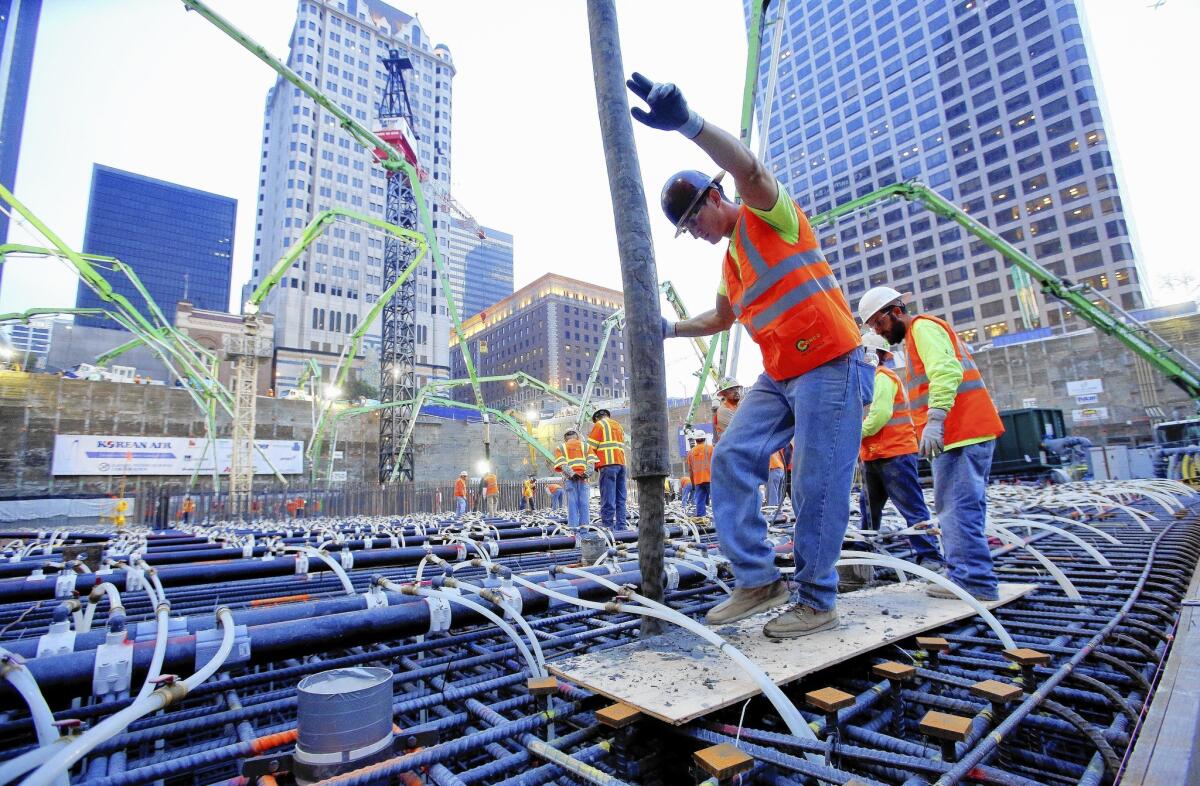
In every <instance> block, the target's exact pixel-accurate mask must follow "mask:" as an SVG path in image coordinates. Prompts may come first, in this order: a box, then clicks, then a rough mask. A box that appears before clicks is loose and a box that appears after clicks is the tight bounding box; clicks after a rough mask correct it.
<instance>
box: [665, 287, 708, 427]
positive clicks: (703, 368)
mask: <svg viewBox="0 0 1200 786" xmlns="http://www.w3.org/2000/svg"><path fill="white" fill-rule="evenodd" d="M659 288H660V289H661V290H662V291H663V294H664V295H666V298H667V302H668V303H670V304H671V308H673V309H675V313H676V314H677V315H678V316H679V318H680V319H687V318H688V310H687V306H685V305H684V304H683V298H681V297H679V293H678V292H677V291H675V285H674V284H672V283H671V282H670V281H664V282H662V284H660V285H659ZM717 343H718V342H717V340H716V339H714V340H713V341H712V343H709V342H707V341H705V340H704V339H702V338H693V339H692V345H693V346H694V347H695V348H696V354H697V355H699V358H700V370H699V371H698V372H696V377H697V382H696V392H695V393H693V394H692V405H691V407H689V408H688V414H687V421H686V422H685V424H684V425H685V428H688V429H690V428H691V426H692V424H693V423H695V422H696V413H697V412H699V411H700V402H701V401H703V400H704V386H705V385H706V384H707V383H708V380H709V378H710V377H711V378H712V381H713V384H714V385H717V384H720V382H721V375H720V373H719V371H718V370H717V367H716V366H714V365H713V358H714V357H715V356H716V354H717Z"/></svg>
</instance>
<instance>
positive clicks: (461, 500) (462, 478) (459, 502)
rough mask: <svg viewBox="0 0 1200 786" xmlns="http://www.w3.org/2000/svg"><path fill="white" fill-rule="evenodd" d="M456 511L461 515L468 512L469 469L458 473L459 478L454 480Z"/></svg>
mask: <svg viewBox="0 0 1200 786" xmlns="http://www.w3.org/2000/svg"><path fill="white" fill-rule="evenodd" d="M454 512H455V513H458V514H460V515H461V514H463V513H466V512H467V471H466V470H465V469H464V470H463V471H462V472H460V473H458V479H457V480H455V481H454Z"/></svg>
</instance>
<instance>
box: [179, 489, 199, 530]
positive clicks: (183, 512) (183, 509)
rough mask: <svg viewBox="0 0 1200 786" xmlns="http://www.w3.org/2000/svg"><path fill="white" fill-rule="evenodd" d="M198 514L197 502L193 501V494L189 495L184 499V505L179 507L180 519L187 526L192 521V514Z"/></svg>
mask: <svg viewBox="0 0 1200 786" xmlns="http://www.w3.org/2000/svg"><path fill="white" fill-rule="evenodd" d="M195 512H196V501H195V500H193V499H192V495H191V494H187V495H185V496H184V498H183V504H181V505H180V506H179V518H181V519H183V523H184V524H187V523H188V522H190V521H191V520H192V514H193V513H195Z"/></svg>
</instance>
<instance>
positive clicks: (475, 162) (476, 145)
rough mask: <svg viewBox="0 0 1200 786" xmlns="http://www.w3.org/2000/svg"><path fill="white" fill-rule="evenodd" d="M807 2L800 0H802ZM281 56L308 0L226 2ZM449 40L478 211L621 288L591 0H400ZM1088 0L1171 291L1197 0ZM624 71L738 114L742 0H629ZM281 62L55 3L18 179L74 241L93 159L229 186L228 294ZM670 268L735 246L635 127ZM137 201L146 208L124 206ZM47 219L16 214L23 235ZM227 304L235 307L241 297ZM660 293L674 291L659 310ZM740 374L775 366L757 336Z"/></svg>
mask: <svg viewBox="0 0 1200 786" xmlns="http://www.w3.org/2000/svg"><path fill="white" fill-rule="evenodd" d="M791 1H792V2H796V1H797V0H791ZM212 5H213V7H214V8H215V9H216V10H217V11H218V12H219V13H221V14H223V15H225V16H226V17H227V18H229V19H230V20H231V21H233V22H234V23H235V24H237V25H238V26H239V27H241V28H242V29H243V30H244V31H246V32H247V33H249V34H250V35H251V36H252V37H254V38H256V39H257V40H258V41H260V42H261V43H263V44H265V45H266V46H267V47H268V49H270V50H271V51H273V52H274V53H276V54H277V55H279V56H280V57H281V58H283V57H286V54H287V40H288V36H289V34H290V32H291V27H292V23H293V21H294V17H295V7H296V3H295V2H294V0H254V1H253V2H245V0H241V1H240V2H239V1H238V0H212ZM393 5H395V6H397V7H398V8H401V9H402V10H404V11H407V12H409V13H414V12H415V13H417V14H418V15H419V16H420V18H421V21H422V23H423V26H424V28H425V31H426V32H427V33H428V34H429V35H430V37H432V38H433V40H434V41H435V42H442V43H445V44H447V45H448V46H449V47H450V50H451V52H452V53H453V56H454V63H455V66H456V67H457V69H458V76H457V77H456V78H455V83H454V84H455V90H454V120H453V122H454V127H453V128H454V146H453V180H452V187H453V191H454V194H455V197H456V198H457V199H458V201H459V202H460V203H461V204H462V205H463V206H464V207H466V208H467V209H468V210H470V211H471V212H472V213H473V214H474V215H475V217H476V218H477V219H478V220H479V221H480V223H482V224H484V225H487V226H493V227H496V228H497V229H502V230H504V231H507V232H511V233H512V234H513V235H514V236H515V241H514V242H515V262H514V267H515V271H514V272H515V278H516V284H517V286H518V287H519V286H521V285H523V284H525V283H527V282H529V281H530V280H532V279H533V278H536V277H537V276H539V275H541V274H543V273H546V272H549V271H558V272H562V273H564V274H567V275H575V276H577V277H579V278H583V279H585V280H589V281H593V282H595V283H598V284H603V285H607V286H612V287H615V288H618V289H619V288H620V268H619V263H618V260H617V251H616V243H615V241H614V238H613V224H612V210H611V204H610V202H609V199H608V190H607V180H606V176H605V171H604V159H603V155H602V151H601V143H600V132H599V125H598V121H597V119H596V108H595V93H594V90H593V85H592V78H591V62H590V57H589V52H588V40H587V20H586V12H585V3H584V2H583V1H582V0H571V1H570V2H563V1H562V0H519V1H518V2H494V0H493V1H492V2H484V1H483V0H412V1H410V2H405V1H403V0H399V1H398V2H395V3H393ZM1147 5H1148V0H1147V2H1143V0H1084V3H1083V7H1084V10H1085V13H1086V15H1087V21H1088V25H1089V28H1090V33H1091V38H1092V40H1091V44H1092V47H1091V48H1092V53H1093V56H1094V58H1095V60H1096V63H1095V64H1096V66H1097V70H1098V72H1099V79H1100V82H1101V85H1102V90H1103V93H1104V95H1105V98H1106V102H1107V110H1108V111H1107V112H1106V121H1107V122H1108V129H1109V136H1110V139H1111V140H1112V143H1113V147H1114V152H1115V157H1117V158H1118V159H1119V162H1120V167H1121V170H1122V187H1123V189H1124V191H1123V194H1124V197H1125V206H1126V210H1127V212H1128V213H1130V215H1131V217H1132V222H1133V224H1134V226H1135V230H1136V232H1137V235H1138V239H1139V241H1140V242H1139V250H1140V252H1141V257H1142V260H1143V263H1144V265H1145V266H1146V268H1147V270H1148V271H1149V273H1150V279H1151V281H1150V283H1151V286H1152V290H1153V294H1154V295H1155V296H1156V299H1157V300H1158V302H1160V303H1165V302H1173V301H1175V300H1179V299H1180V296H1179V295H1178V294H1172V293H1170V292H1163V291H1161V290H1159V289H1158V288H1157V284H1158V283H1159V281H1160V280H1161V279H1162V278H1163V277H1164V276H1165V275H1168V274H1171V273H1176V274H1178V273H1182V272H1184V271H1189V270H1190V271H1195V270H1197V269H1200V260H1198V259H1197V254H1196V252H1195V242H1194V240H1193V232H1192V227H1191V224H1192V223H1194V222H1195V220H1196V219H1195V217H1194V215H1193V214H1192V213H1193V211H1192V210H1191V205H1190V204H1189V203H1187V202H1186V201H1185V199H1184V195H1185V193H1187V191H1185V189H1188V190H1190V189H1191V188H1195V187H1196V185H1197V184H1198V183H1200V163H1198V160H1197V156H1196V155H1195V150H1194V148H1195V145H1194V144H1193V142H1192V140H1191V138H1192V136H1193V134H1194V132H1195V130H1196V129H1197V128H1200V109H1198V108H1197V105H1196V102H1195V101H1194V96H1195V93H1196V84H1197V83H1200V80H1198V79H1197V77H1198V76H1200V66H1198V65H1197V60H1196V58H1195V53H1194V48H1195V41H1194V35H1195V31H1196V30H1200V2H1198V0H1167V2H1166V3H1165V4H1164V5H1163V6H1162V7H1161V8H1159V9H1158V10H1151V9H1150V8H1148V7H1147ZM618 13H619V19H620V23H621V34H622V46H623V55H624V61H625V68H626V71H630V70H634V69H637V70H641V71H644V72H645V73H646V74H648V75H649V76H651V77H652V78H655V79H659V80H662V81H674V82H676V83H678V84H679V85H680V86H681V87H682V88H683V90H684V94H685V95H686V96H687V97H688V99H689V101H690V103H691V104H692V106H693V107H694V108H695V109H697V111H699V112H700V113H701V114H703V115H704V116H705V117H706V118H708V119H709V120H710V121H712V122H715V123H717V124H719V125H721V126H723V127H726V128H729V129H731V130H735V131H736V126H737V120H738V116H739V111H740V100H741V98H740V97H741V85H742V74H743V69H744V67H745V62H744V61H745V51H746V47H745V27H744V23H743V21H742V15H741V3H740V2H737V1H736V0H720V1H717V0H689V1H688V2H683V1H682V0H680V1H678V2H667V0H656V1H655V2H645V1H644V0H643V1H642V2H618ZM273 80H274V74H273V72H272V71H270V69H268V68H267V67H266V66H265V65H263V64H262V63H260V62H259V61H258V60H256V59H255V58H253V57H252V56H251V55H249V54H248V53H247V52H245V51H244V50H243V49H242V48H241V47H239V46H238V45H236V44H235V43H234V42H233V41H232V40H231V39H229V38H227V37H226V36H224V35H223V34H222V33H220V32H219V31H218V30H217V29H216V28H214V27H212V26H211V25H210V24H209V23H208V22H206V21H205V20H204V19H203V18H201V17H200V16H199V15H197V14H193V13H187V12H185V11H184V9H183V6H182V4H181V3H179V2H177V0H47V1H46V3H45V5H44V8H43V11H42V20H41V26H40V29H39V37H38V42H37V50H36V56H35V60H34V72H33V79H32V83H31V86H30V96H29V103H28V108H27V114H26V126H25V135H24V139H23V142H22V147H21V162H20V169H19V172H18V177H17V184H16V185H17V190H16V193H17V196H18V197H20V198H21V199H23V200H25V201H26V202H27V204H28V205H29V206H30V207H31V208H32V209H33V211H34V212H35V213H36V214H37V215H38V216H40V217H41V218H42V219H43V220H45V221H46V222H47V223H48V224H49V226H50V227H51V228H52V229H54V230H55V231H57V232H59V233H60V234H61V235H62V237H63V238H64V239H65V240H66V241H67V242H68V243H71V244H72V245H74V246H75V247H76V248H78V247H79V246H80V245H81V244H82V240H83V225H84V217H85V213H86V209H87V197H88V185H89V181H90V177H91V168H92V164H93V162H96V163H101V164H106V165H109V166H114V167H118V168H121V169H128V170H131V171H134V172H138V173H140V174H144V175H149V176H151V177H156V178H161V179H164V180H169V181H174V182H178V183H181V184H184V185H187V186H192V187H195V188H200V189H204V190H207V191H213V192H216V193H219V194H225V195H229V196H232V197H235V198H237V200H238V227H237V235H236V239H235V248H234V272H233V282H234V284H233V287H232V296H233V297H234V298H236V297H237V295H238V292H239V290H240V284H241V282H242V281H244V280H245V279H246V278H247V277H248V273H249V269H250V260H251V258H252V248H253V244H254V238H253V228H254V207H255V199H256V184H257V173H258V159H259V154H260V150H261V148H260V144H261V131H262V107H263V101H264V99H265V96H266V92H267V89H268V88H269V87H270V85H271V84H272V82H273ZM636 134H637V142H638V149H639V155H640V158H641V169H642V175H643V178H644V181H645V185H646V193H647V196H648V198H649V200H650V216H651V224H652V226H653V227H654V229H655V232H656V236H655V242H656V254H657V258H658V263H659V277H660V279H670V280H672V281H674V282H675V284H676V286H677V287H678V288H679V290H680V291H681V292H682V294H683V297H684V299H685V301H686V302H687V304H688V305H689V307H690V308H691V309H692V310H693V311H699V310H703V309H705V308H709V307H711V304H712V300H713V292H714V290H715V285H716V281H717V278H718V275H719V273H718V271H719V265H720V258H721V253H722V251H721V249H719V248H717V247H713V246H710V245H708V244H706V243H703V242H702V241H696V240H691V239H690V238H681V239H679V240H675V241H673V240H672V239H671V234H672V230H671V227H670V226H669V225H667V224H666V223H665V221H664V220H663V219H662V214H661V212H659V210H658V207H657V195H658V192H659V188H660V186H661V184H662V182H663V181H664V180H665V178H666V177H668V176H669V175H670V174H671V173H673V172H675V171H677V170H679V169H684V168H701V169H706V168H709V167H708V164H707V162H706V159H705V158H704V156H703V155H702V154H701V153H700V152H699V151H698V149H697V148H695V147H694V146H693V145H691V143H689V142H687V141H686V140H684V139H683V138H682V137H681V136H679V135H678V134H663V133H661V132H655V131H651V130H648V129H642V128H641V127H638V128H637V130H636ZM131 218H132V217H131ZM32 239H33V238H30V237H27V236H25V235H24V234H23V232H22V230H21V229H20V228H17V227H14V228H13V229H11V230H10V240H11V241H12V242H29V241H30V240H32ZM75 289H76V285H75V279H74V275H73V273H72V272H71V271H69V270H67V269H64V268H62V267H60V266H59V265H58V263H55V262H25V261H13V262H10V263H8V264H6V265H5V272H4V278H3V291H0V310H2V311H9V310H13V309H17V308H22V309H23V308H29V307H32V306H54V305H57V306H70V305H73V304H74V298H75ZM231 305H233V304H231ZM665 309H666V306H665V304H664V310H665ZM745 346H746V348H747V350H748V351H747V352H744V353H743V356H744V360H745V362H743V364H742V369H741V371H742V374H743V376H745V377H747V378H749V377H750V376H751V375H752V374H753V373H754V371H755V369H756V368H761V364H760V361H759V358H758V353H757V351H756V350H755V349H754V348H753V347H752V345H749V344H746V345H745ZM695 366H696V363H695V358H694V356H693V355H692V354H691V353H690V351H689V349H688V348H687V346H686V344H685V343H684V342H682V341H674V342H671V344H670V345H669V348H668V368H669V371H670V372H671V379H670V380H669V382H668V390H669V392H670V394H671V395H684V394H685V393H686V394H688V395H690V388H691V385H692V384H694V383H692V382H691V381H690V380H691V376H690V375H691V373H692V372H693V371H694V369H695Z"/></svg>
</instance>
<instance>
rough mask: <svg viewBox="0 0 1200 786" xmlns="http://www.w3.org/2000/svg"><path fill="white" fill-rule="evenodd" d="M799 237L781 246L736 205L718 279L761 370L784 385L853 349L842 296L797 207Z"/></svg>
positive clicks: (855, 340) (852, 327) (854, 338)
mask: <svg viewBox="0 0 1200 786" xmlns="http://www.w3.org/2000/svg"><path fill="white" fill-rule="evenodd" d="M796 215H797V217H798V218H799V220H800V231H799V235H798V237H797V241H796V242H795V243H788V242H786V241H785V240H784V239H783V238H782V237H780V235H779V233H778V232H777V231H775V229H774V228H772V227H771V226H770V225H769V224H768V223H767V222H766V221H764V220H763V219H762V218H761V217H760V216H758V215H757V214H755V213H754V212H753V211H751V210H750V209H749V208H748V207H745V206H742V208H741V209H740V210H739V212H738V220H737V225H736V229H735V231H734V235H733V238H732V240H731V241H730V249H731V250H732V251H733V252H736V255H737V257H736V259H735V258H734V254H733V253H731V252H730V251H726V253H725V263H724V278H725V289H726V292H727V294H728V297H729V304H730V306H731V307H732V309H733V312H734V314H735V316H736V317H737V319H738V321H739V322H741V323H742V324H743V325H745V326H746V328H747V329H748V330H749V331H750V335H751V336H752V337H753V338H754V341H755V342H756V343H757V344H758V345H759V347H760V348H761V349H762V353H763V367H764V368H765V369H766V372H767V374H769V375H770V376H771V378H773V379H776V380H784V379H791V378H792V377H796V376H799V375H800V374H803V373H805V372H806V371H809V370H811V369H813V368H816V367H817V366H820V365H822V364H824V363H827V362H829V361H830V360H833V359H834V358H837V357H840V356H842V355H845V354H846V353H848V352H850V351H851V350H853V349H854V348H855V347H856V346H858V345H859V343H860V341H861V339H860V337H859V331H858V327H857V325H856V323H855V321H854V317H853V316H852V315H851V313H850V306H849V304H848V303H847V302H846V296H845V295H844V294H843V293H842V290H841V287H839V286H838V283H837V279H836V278H834V275H833V270H832V269H831V268H830V267H829V263H828V262H827V261H826V260H825V257H824V255H823V254H822V253H821V249H820V247H819V245H818V243H817V240H816V236H815V235H814V234H813V231H812V227H811V226H809V224H808V219H807V218H806V217H805V215H804V212H803V211H802V210H800V207H799V206H798V205H797V206H796Z"/></svg>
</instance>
